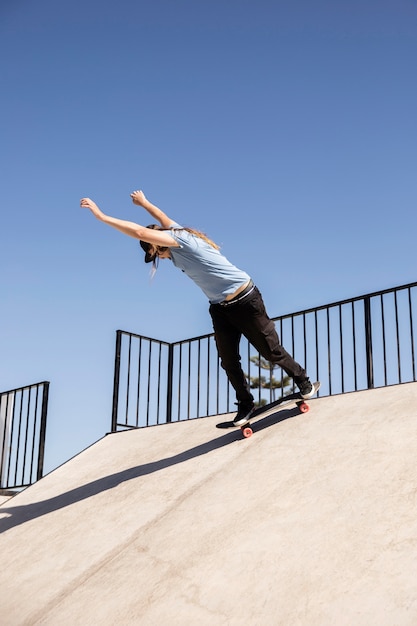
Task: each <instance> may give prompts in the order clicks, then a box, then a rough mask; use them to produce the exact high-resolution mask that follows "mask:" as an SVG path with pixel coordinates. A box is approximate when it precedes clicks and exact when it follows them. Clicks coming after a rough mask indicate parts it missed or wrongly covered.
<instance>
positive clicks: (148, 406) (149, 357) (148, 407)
mask: <svg viewBox="0 0 417 626" xmlns="http://www.w3.org/2000/svg"><path fill="white" fill-rule="evenodd" d="M153 343H154V342H153V340H152V339H151V340H150V341H149V353H148V386H147V390H146V426H149V415H150V406H151V372H152V348H153Z"/></svg>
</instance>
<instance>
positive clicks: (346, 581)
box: [0, 383, 417, 626]
mask: <svg viewBox="0 0 417 626" xmlns="http://www.w3.org/2000/svg"><path fill="white" fill-rule="evenodd" d="M310 405H311V410H310V412H309V413H307V414H299V413H298V411H297V409H293V408H291V409H281V411H279V412H278V413H276V414H275V415H274V416H271V417H269V418H265V419H264V420H260V421H259V422H258V423H257V424H256V423H255V424H254V429H256V426H257V432H255V434H254V435H253V437H251V438H250V439H247V440H245V439H242V438H241V434H240V431H239V430H232V431H221V430H217V429H216V428H215V424H216V423H217V422H218V421H219V418H215V417H214V418H205V419H197V420H193V421H190V422H182V423H178V424H168V425H166V426H158V427H153V428H148V429H142V430H138V431H129V432H123V433H117V434H112V435H108V436H106V437H104V438H103V439H102V440H100V441H99V442H98V443H97V444H95V445H94V446H92V447H90V448H88V449H87V450H85V451H84V452H82V453H81V454H80V455H78V456H77V457H75V458H74V459H72V460H71V461H69V462H68V463H66V464H65V465H63V466H61V467H60V468H58V469H57V470H55V471H54V472H52V473H51V474H49V475H48V476H46V477H45V478H43V479H42V480H41V481H39V482H38V483H37V484H35V485H34V486H33V487H30V488H28V489H27V490H26V491H24V492H23V493H21V494H19V495H17V496H15V497H14V498H12V499H11V500H8V501H7V502H5V503H4V504H3V505H2V506H0V533H1V534H0V553H1V561H2V568H1V573H0V600H1V601H0V623H1V624H2V626H21V625H25V626H26V625H27V626H35V625H41V624H42V625H50V626H61V625H62V626H69V625H71V626H76V625H80V626H88V625H90V624H91V625H94V626H97V625H98V624H99V625H100V626H115V625H122V626H128V625H129V626H130V625H140V626H148V625H149V626H165V625H166V626H171V625H173V626H195V625H196V624H199V625H200V626H205V625H210V626H213V625H215V626H222V625H227V626H229V625H231V626H234V625H236V626H242V624H248V625H251V626H252V625H253V626H281V625H282V626H334V625H335V624H337V625H338V626H343V625H346V626H369V625H370V624H377V625H378V626H415V625H416V624H417V513H416V511H417V509H416V505H417V383H411V384H406V385H400V386H395V387H387V388H384V389H378V390H373V391H363V392H359V393H354V394H346V395H343V396H334V397H330V398H317V399H314V400H311V401H310ZM221 419H224V417H222V418H221Z"/></svg>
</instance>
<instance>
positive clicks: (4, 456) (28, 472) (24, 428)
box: [0, 382, 49, 491]
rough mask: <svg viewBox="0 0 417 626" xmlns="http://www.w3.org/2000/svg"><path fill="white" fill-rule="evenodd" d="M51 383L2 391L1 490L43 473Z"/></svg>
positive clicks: (22, 485) (35, 479) (20, 485)
mask: <svg viewBox="0 0 417 626" xmlns="http://www.w3.org/2000/svg"><path fill="white" fill-rule="evenodd" d="M48 394H49V382H41V383H36V384H34V385H29V386H27V387H20V388H19V389H12V390H11V391H5V392H3V393H0V490H1V491H4V490H8V489H11V490H13V489H19V488H21V487H27V486H28V485H31V484H33V483H34V482H36V481H37V480H39V478H41V477H42V473H43V461H44V452H45V432H46V416H47V410H48Z"/></svg>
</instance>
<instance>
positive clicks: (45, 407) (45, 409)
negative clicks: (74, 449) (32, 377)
mask: <svg viewBox="0 0 417 626" xmlns="http://www.w3.org/2000/svg"><path fill="white" fill-rule="evenodd" d="M48 398H49V382H44V383H43V393H42V409H41V426H40V431H39V456H38V470H37V475H36V480H40V479H41V478H42V476H43V461H44V458H45V437H46V417H47V414H48Z"/></svg>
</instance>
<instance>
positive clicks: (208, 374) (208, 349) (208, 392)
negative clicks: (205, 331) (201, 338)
mask: <svg viewBox="0 0 417 626" xmlns="http://www.w3.org/2000/svg"><path fill="white" fill-rule="evenodd" d="M210 343H211V342H210V337H207V390H206V415H210V379H211V376H210ZM216 397H217V403H218V398H219V389H218V388H217V389H216Z"/></svg>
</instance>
